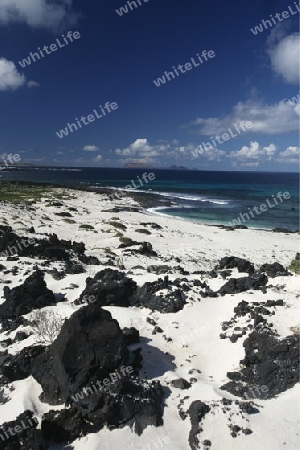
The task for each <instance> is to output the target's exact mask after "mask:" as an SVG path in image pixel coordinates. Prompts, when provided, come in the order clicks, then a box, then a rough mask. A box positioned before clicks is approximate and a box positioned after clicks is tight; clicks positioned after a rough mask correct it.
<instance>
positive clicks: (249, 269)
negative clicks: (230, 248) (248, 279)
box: [214, 256, 254, 275]
mask: <svg viewBox="0 0 300 450" xmlns="http://www.w3.org/2000/svg"><path fill="white" fill-rule="evenodd" d="M235 267H236V268H237V269H238V272H245V273H249V275H251V274H253V273H254V265H253V264H252V263H250V262H249V261H247V260H246V259H242V258H237V257H236V256H225V258H222V259H221V260H220V261H219V264H217V265H216V267H215V269H214V270H223V269H234V268H235Z"/></svg>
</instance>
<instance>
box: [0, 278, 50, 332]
mask: <svg viewBox="0 0 300 450" xmlns="http://www.w3.org/2000/svg"><path fill="white" fill-rule="evenodd" d="M4 297H5V302H4V303H2V305H0V322H1V323H2V325H3V326H4V327H5V328H7V327H9V321H12V322H13V321H15V320H17V319H19V317H20V316H22V315H25V314H28V313H30V312H31V311H33V310H35V309H40V308H44V307H45V306H50V305H55V304H56V301H55V297H54V294H53V292H52V291H50V290H49V289H48V288H47V285H46V283H45V280H44V274H43V272H41V271H40V270H36V271H35V272H34V273H33V274H32V275H30V276H29V277H28V278H26V280H25V281H24V283H23V284H21V285H20V286H17V287H14V288H13V289H10V288H9V287H8V286H5V287H4Z"/></svg>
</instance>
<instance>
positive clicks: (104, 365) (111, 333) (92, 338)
mask: <svg viewBox="0 0 300 450" xmlns="http://www.w3.org/2000/svg"><path fill="white" fill-rule="evenodd" d="M127 359H128V350H127V347H126V344H125V339H124V336H123V333H122V331H121V329H120V327H119V324H118V322H117V321H116V320H114V319H112V317H111V314H110V313H109V312H108V311H105V310H103V309H102V308H101V307H100V306H99V305H97V304H96V303H95V304H91V305H89V306H86V307H83V308H81V309H80V310H78V311H76V312H75V313H74V314H73V315H72V316H71V317H70V318H69V319H68V320H66V321H65V323H64V325H63V326H62V329H61V331H60V333H59V335H58V337H57V339H56V340H55V341H54V342H53V344H51V345H50V346H49V347H48V348H47V350H46V351H45V352H44V353H43V354H42V355H40V356H38V357H37V358H36V359H35V361H34V364H33V370H32V375H33V377H34V378H35V379H36V380H37V381H38V383H40V384H41V386H42V388H43V393H42V399H43V401H46V402H48V403H50V404H52V405H53V404H57V403H64V402H66V401H67V400H68V399H70V395H72V394H74V393H76V392H77V391H78V390H80V388H82V387H84V386H86V385H88V384H89V383H91V382H92V381H93V380H95V381H96V380H102V379H104V378H106V377H107V376H108V375H109V374H110V373H112V372H114V371H115V370H116V369H117V368H118V367H119V366H121V365H126V363H127Z"/></svg>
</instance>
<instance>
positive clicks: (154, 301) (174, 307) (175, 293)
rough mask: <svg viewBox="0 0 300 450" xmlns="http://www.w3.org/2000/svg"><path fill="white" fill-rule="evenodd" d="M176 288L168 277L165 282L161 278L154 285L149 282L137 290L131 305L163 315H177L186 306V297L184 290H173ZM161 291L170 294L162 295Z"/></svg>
mask: <svg viewBox="0 0 300 450" xmlns="http://www.w3.org/2000/svg"><path fill="white" fill-rule="evenodd" d="M174 286H175V285H174V283H172V282H170V281H169V279H168V277H167V276H166V277H165V278H164V280H162V279H161V278H159V279H158V280H157V281H154V282H153V283H150V282H147V283H145V284H144V285H143V286H141V287H138V288H137V291H136V293H135V294H134V296H133V297H132V298H131V300H130V301H131V304H132V305H133V306H143V307H145V308H149V309H151V310H152V311H159V312H162V313H175V312H177V311H180V310H181V309H183V307H184V305H185V304H186V301H185V295H184V293H183V291H182V289H180V288H177V287H176V286H175V289H173V287H174ZM161 290H167V291H168V292H167V293H164V294H161V293H159V291H161Z"/></svg>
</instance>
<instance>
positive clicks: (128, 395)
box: [42, 378, 163, 442]
mask: <svg viewBox="0 0 300 450" xmlns="http://www.w3.org/2000/svg"><path fill="white" fill-rule="evenodd" d="M83 397H84V396H83ZM162 400H163V390H162V388H161V386H160V383H159V382H158V381H153V382H152V383H149V382H147V381H143V380H133V379H128V378H122V379H121V380H119V381H118V382H115V383H113V384H111V385H110V386H109V388H107V389H106V390H105V391H104V390H103V391H99V392H97V393H94V394H92V395H90V396H88V397H86V398H83V399H82V400H80V401H79V402H78V403H76V404H75V403H74V404H73V405H72V406H71V408H69V409H65V410H62V411H50V412H49V413H47V414H45V415H44V416H43V420H42V433H43V436H44V437H45V439H47V440H54V441H55V442H61V441H66V442H72V441H73V440H74V439H76V438H78V437H80V436H82V435H86V434H87V433H95V432H97V431H99V430H100V429H101V428H103V426H105V425H106V426H107V427H108V428H109V429H114V428H122V427H124V426H130V427H132V428H133V430H134V431H135V432H136V433H137V434H138V435H140V434H142V432H143V430H144V429H145V428H146V427H147V426H148V425H152V426H160V425H162V424H163V421H162Z"/></svg>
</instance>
